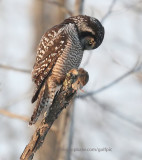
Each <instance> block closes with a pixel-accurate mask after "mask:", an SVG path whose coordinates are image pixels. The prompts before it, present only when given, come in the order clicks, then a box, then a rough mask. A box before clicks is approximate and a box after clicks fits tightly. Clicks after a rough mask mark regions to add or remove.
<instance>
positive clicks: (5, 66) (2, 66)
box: [0, 64, 31, 73]
mask: <svg viewBox="0 0 142 160" xmlns="http://www.w3.org/2000/svg"><path fill="white" fill-rule="evenodd" d="M0 68H2V69H7V70H13V71H18V72H24V73H31V70H28V69H20V68H15V67H12V66H7V65H3V64H0Z"/></svg>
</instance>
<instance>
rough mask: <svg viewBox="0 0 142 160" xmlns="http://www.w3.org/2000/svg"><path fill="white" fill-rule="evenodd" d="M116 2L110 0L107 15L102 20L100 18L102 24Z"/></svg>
mask: <svg viewBox="0 0 142 160" xmlns="http://www.w3.org/2000/svg"><path fill="white" fill-rule="evenodd" d="M116 1H117V0H112V2H111V4H110V6H109V8H108V11H107V13H106V14H105V15H104V16H103V18H102V20H101V22H102V23H104V21H105V20H106V19H107V18H108V17H109V16H110V15H111V13H112V9H113V7H114V5H115V3H116Z"/></svg>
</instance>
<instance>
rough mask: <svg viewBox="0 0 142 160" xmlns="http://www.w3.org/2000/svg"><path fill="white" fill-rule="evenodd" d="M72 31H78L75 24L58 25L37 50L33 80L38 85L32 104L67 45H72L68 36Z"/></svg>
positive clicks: (44, 38) (51, 30)
mask: <svg viewBox="0 0 142 160" xmlns="http://www.w3.org/2000/svg"><path fill="white" fill-rule="evenodd" d="M72 29H73V30H76V28H75V25H74V24H70V25H68V24H66V25H58V26H55V27H54V28H51V29H50V30H49V31H47V32H46V33H45V34H44V35H43V37H42V39H41V41H40V44H39V47H38V50H37V57H36V63H35V65H34V67H33V71H32V79H33V81H34V82H35V84H36V90H35V94H34V96H33V98H32V103H34V102H35V101H36V100H37V98H38V95H39V93H40V90H41V88H42V86H43V84H44V82H45V80H46V78H47V77H48V76H49V75H50V73H51V72H52V69H53V67H54V65H55V63H56V61H57V59H58V57H60V55H61V54H62V53H63V52H64V50H65V48H66V47H68V46H69V45H68V44H67V43H70V40H71V38H70V37H69V36H68V32H70V30H72ZM73 30H72V31H73Z"/></svg>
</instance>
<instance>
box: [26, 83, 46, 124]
mask: <svg viewBox="0 0 142 160" xmlns="http://www.w3.org/2000/svg"><path fill="white" fill-rule="evenodd" d="M44 93H45V85H44V86H43V87H42V89H41V91H40V93H39V95H38V99H37V104H36V107H35V109H34V112H33V114H32V116H31V120H30V122H29V125H32V124H35V123H36V121H37V120H38V117H39V116H40V114H41V113H42V111H43V109H44V108H45V104H44V103H43V101H44Z"/></svg>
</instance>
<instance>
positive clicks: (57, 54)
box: [30, 15, 104, 124]
mask: <svg viewBox="0 0 142 160" xmlns="http://www.w3.org/2000/svg"><path fill="white" fill-rule="evenodd" d="M103 39H104V27H103V26H102V24H101V23H100V22H99V20H97V19H96V18H94V17H90V16H86V15H78V16H73V17H70V18H67V19H65V20H64V21H63V22H62V23H60V24H58V25H56V26H54V27H52V28H51V29H49V30H48V31H47V32H46V33H45V34H44V35H43V36H42V38H41V41H40V43H39V46H38V49H37V56H36V62H35V64H34V67H33V71H32V79H33V81H34V83H35V84H36V90H35V93H34V96H33V98H32V103H34V102H35V101H36V100H37V105H36V108H35V110H34V113H33V115H32V117H31V121H30V124H33V123H35V122H36V121H37V119H38V117H39V115H40V114H41V112H42V111H43V110H45V111H47V110H48V108H49V107H50V105H51V104H52V101H53V99H54V96H55V94H56V92H57V91H58V90H59V88H60V86H61V85H62V83H63V81H64V80H65V77H66V74H67V73H68V72H69V71H70V70H71V69H78V67H79V65H80V63H81V60H82V57H83V52H84V50H92V49H96V48H97V47H99V46H100V44H101V43H102V41H103Z"/></svg>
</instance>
